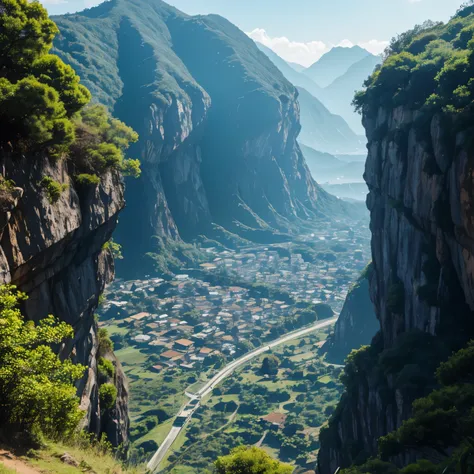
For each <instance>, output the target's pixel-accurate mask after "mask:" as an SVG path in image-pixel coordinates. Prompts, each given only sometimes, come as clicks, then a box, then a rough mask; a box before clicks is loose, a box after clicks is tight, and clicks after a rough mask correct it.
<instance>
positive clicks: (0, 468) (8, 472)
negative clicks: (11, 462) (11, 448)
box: [0, 462, 16, 474]
mask: <svg viewBox="0 0 474 474" xmlns="http://www.w3.org/2000/svg"><path fill="white" fill-rule="evenodd" d="M15 473H16V471H15V470H14V469H9V468H8V467H6V466H5V465H4V464H2V463H1V462H0V474H15Z"/></svg>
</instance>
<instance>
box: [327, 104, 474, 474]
mask: <svg viewBox="0 0 474 474" xmlns="http://www.w3.org/2000/svg"><path fill="white" fill-rule="evenodd" d="M420 118H421V116H420V112H413V111H411V110H408V109H407V108H403V107H398V108H395V109H393V110H387V109H384V108H380V109H379V110H378V113H377V114H375V115H371V116H370V117H367V116H365V118H364V126H365V128H366V131H367V137H368V140H369V145H368V147H369V155H368V159H367V165H366V173H365V179H366V181H367V184H368V186H369V188H370V194H369V196H368V200H367V204H368V207H369V210H370V213H371V229H372V234H373V237H372V254H373V265H374V275H373V278H372V279H371V285H370V292H371V298H372V301H373V303H374V305H375V308H376V313H377V317H378V319H379V321H380V326H381V331H380V333H379V335H378V336H377V337H376V340H375V341H374V343H373V344H372V347H371V348H370V350H368V351H365V352H364V353H362V354H359V356H358V357H357V358H355V359H354V361H353V364H352V367H349V369H346V373H348V374H349V376H348V380H347V383H346V385H347V387H348V388H347V393H346V395H345V396H344V398H343V400H342V401H341V403H340V406H339V408H338V410H337V413H336V415H335V416H334V418H333V419H332V420H331V423H330V427H329V429H328V430H327V431H326V432H325V433H324V434H323V435H322V437H321V439H322V448H321V451H320V455H319V466H320V471H321V473H322V474H330V473H333V472H334V471H335V470H336V468H337V467H338V466H347V465H349V464H351V463H353V462H357V461H363V460H364V459H365V458H367V457H368V456H371V455H374V454H376V450H377V439H378V438H379V437H380V436H382V435H385V434H387V433H388V432H389V431H392V430H394V429H396V428H397V427H399V426H400V424H401V422H402V421H403V420H404V419H406V418H407V417H408V416H409V415H410V413H411V403H412V401H413V400H414V399H415V398H418V397H420V396H423V395H425V394H426V393H428V392H429V391H430V390H431V389H432V388H433V383H434V380H433V377H432V374H433V372H434V369H435V367H436V365H437V363H438V362H439V360H442V359H443V357H445V356H447V354H449V353H450V352H451V351H452V350H455V349H458V348H459V347H461V346H462V344H464V343H465V342H466V340H468V339H469V338H470V337H472V335H473V334H474V331H473V323H474V318H473V316H474V313H473V311H474V278H473V277H474V265H473V262H474V259H473V252H474V226H473V224H474V213H473V211H472V189H473V188H472V186H473V174H472V173H473V172H472V169H473V154H472V149H471V147H470V145H469V143H470V140H469V139H468V133H467V132H458V133H452V132H451V131H452V130H455V129H456V128H455V127H454V126H453V124H452V123H450V122H449V121H447V119H443V120H442V119H441V118H440V117H439V116H434V117H433V118H432V119H431V120H430V122H429V123H428V124H427V125H425V126H422V127H420ZM402 362H403V363H402ZM352 369H354V370H353V371H352ZM351 371H352V372H351ZM414 456H415V457H416V453H415V454H414ZM405 462H406V460H402V459H399V463H400V464H404V463H405Z"/></svg>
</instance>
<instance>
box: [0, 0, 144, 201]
mask: <svg viewBox="0 0 474 474" xmlns="http://www.w3.org/2000/svg"><path fill="white" fill-rule="evenodd" d="M0 7H1V10H2V15H1V16H0V129H1V133H0V148H1V149H3V150H5V151H7V150H8V151H11V152H13V153H26V152H29V153H35V152H39V151H42V152H46V153H47V154H48V155H49V156H51V157H53V158H62V157H65V156H70V157H72V158H73V160H74V163H75V165H76V167H77V169H78V171H80V172H84V173H90V174H94V175H101V174H102V173H104V172H105V171H106V170H108V169H117V170H121V171H124V172H125V173H126V174H130V175H133V176H138V175H139V174H140V167H139V163H138V161H137V160H125V159H124V153H125V151H126V149H127V148H128V146H129V144H130V143H132V142H135V141H137V140H138V135H137V134H136V133H135V132H134V131H133V130H132V129H130V128H129V127H127V126H126V125H125V124H123V123H122V122H120V121H118V120H116V119H113V118H111V117H110V116H108V114H107V112H106V110H105V109H104V108H102V107H99V106H92V107H86V105H87V104H88V103H89V101H90V100H91V94H90V92H89V91H88V89H87V88H86V87H85V86H83V85H82V84H80V79H79V76H78V75H77V74H76V73H75V71H74V69H73V68H72V67H71V66H69V65H67V64H65V63H64V62H63V61H62V60H61V59H60V58H59V57H58V56H56V55H53V54H49V51H50V49H51V48H52V41H53V39H54V37H55V35H56V34H57V33H58V32H59V30H58V28H57V27H56V25H55V23H54V22H53V21H52V20H51V19H49V18H48V14H47V12H46V10H45V9H44V8H43V7H42V6H41V5H40V4H39V3H37V2H28V1H27V0H2V1H1V2H0ZM41 184H42V186H43V187H44V188H45V189H46V191H47V193H48V198H49V199H50V201H51V202H56V201H57V200H58V199H59V196H60V194H61V191H62V190H61V184H60V183H56V182H54V181H53V180H51V178H48V177H45V178H44V179H43V182H42V183H41Z"/></svg>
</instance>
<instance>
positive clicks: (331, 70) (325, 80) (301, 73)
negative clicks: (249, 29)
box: [257, 43, 382, 151]
mask: <svg viewBox="0 0 474 474" xmlns="http://www.w3.org/2000/svg"><path fill="white" fill-rule="evenodd" d="M257 45H258V47H259V48H260V50H261V51H263V52H264V53H265V54H266V55H267V57H268V58H269V59H270V60H271V61H272V62H273V64H275V66H276V67H277V68H278V69H279V70H280V71H281V72H282V74H283V75H284V76H285V77H286V78H287V79H288V80H289V81H290V82H291V83H292V84H294V85H295V86H297V87H300V88H303V89H306V91H307V92H309V93H310V94H311V95H312V96H313V97H315V98H316V99H318V100H319V101H320V102H321V103H322V104H324V106H325V107H326V108H327V109H328V110H329V111H330V113H332V114H334V115H339V116H341V117H342V118H343V119H344V120H345V121H346V122H347V124H348V125H349V126H350V128H351V129H352V130H353V132H354V133H355V134H357V135H362V134H363V133H364V129H363V127H362V123H361V117H360V115H359V114H357V113H356V112H354V108H353V106H352V99H353V97H354V93H355V92H356V91H358V90H360V89H362V86H363V83H364V81H365V79H367V78H368V77H369V75H370V74H371V73H372V72H373V70H374V69H375V67H376V66H377V65H379V64H380V63H381V62H382V58H381V57H380V56H374V55H373V54H371V53H369V52H368V51H366V50H365V49H363V48H361V47H360V46H353V47H351V48H343V47H336V48H332V49H331V50H330V51H329V52H327V53H326V54H324V55H323V56H322V57H321V58H320V59H319V60H318V61H316V62H315V63H314V64H313V65H311V66H310V67H309V68H304V67H303V66H301V65H295V64H290V63H288V62H286V61H285V60H284V59H283V58H281V57H280V56H278V55H277V54H276V53H275V52H274V51H272V50H271V49H270V48H267V47H266V46H264V45H262V44H260V43H257ZM300 101H301V99H300ZM302 126H303V132H304V129H305V121H304V119H302ZM308 126H312V124H311V125H309V124H308ZM301 141H303V142H304V140H302V139H301ZM307 145H310V146H312V147H314V146H315V144H314V143H307ZM346 145H347V147H350V146H352V144H351V143H350V142H348V143H346ZM344 146H345V145H343V144H342V142H339V143H338V146H337V147H335V148H336V149H337V148H341V147H342V148H344ZM321 151H326V149H324V150H323V149H321ZM331 151H333V150H331ZM352 151H355V149H354V150H352Z"/></svg>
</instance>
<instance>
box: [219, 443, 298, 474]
mask: <svg viewBox="0 0 474 474" xmlns="http://www.w3.org/2000/svg"><path fill="white" fill-rule="evenodd" d="M215 468H216V472H217V473H218V474H290V473H291V472H293V467H292V466H289V465H288V464H283V463H281V462H279V461H276V460H274V459H272V458H271V457H270V456H269V455H268V454H267V453H266V452H265V451H264V450H263V449H259V448H256V447H255V446H251V447H250V446H249V447H247V446H240V447H238V448H235V449H234V450H232V452H231V453H230V454H229V455H227V456H222V457H220V458H218V459H217V461H216V463H215Z"/></svg>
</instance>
